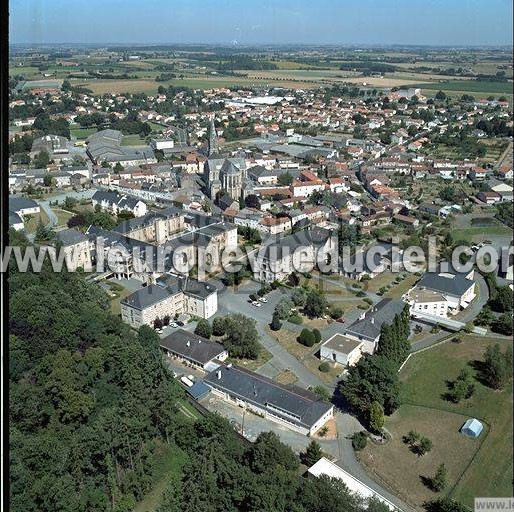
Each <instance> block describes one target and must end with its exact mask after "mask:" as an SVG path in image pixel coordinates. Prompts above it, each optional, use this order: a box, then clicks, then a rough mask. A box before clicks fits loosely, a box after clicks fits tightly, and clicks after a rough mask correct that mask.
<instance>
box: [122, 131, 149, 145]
mask: <svg viewBox="0 0 514 512" xmlns="http://www.w3.org/2000/svg"><path fill="white" fill-rule="evenodd" d="M121 145H122V146H145V145H146V139H144V138H141V137H140V136H139V134H137V133H135V134H133V135H123V139H122V140H121Z"/></svg>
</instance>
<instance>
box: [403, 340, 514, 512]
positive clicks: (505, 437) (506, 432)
mask: <svg viewBox="0 0 514 512" xmlns="http://www.w3.org/2000/svg"><path fill="white" fill-rule="evenodd" d="M496 342H497V340H491V339H488V338H484V337H478V336H466V337H465V338H464V341H463V342H462V343H459V344H457V343H452V342H448V343H445V344H443V345H440V346H439V347H437V348H434V349H432V350H427V351H425V352H423V353H420V354H417V355H414V356H412V357H411V359H410V360H409V362H408V363H407V365H406V366H405V367H404V369H403V370H402V374H401V380H402V381H403V382H404V401H405V402H408V403H411V404H417V405H421V406H424V407H428V408H433V409H443V410H446V411H448V412H452V413H455V414H462V415H464V416H463V417H462V420H463V421H462V422H464V420H465V419H466V418H467V417H476V418H479V419H482V420H484V422H485V423H486V430H488V431H486V432H484V433H483V434H482V436H481V439H479V440H478V442H477V444H480V443H481V444H480V447H479V450H478V452H477V455H476V457H475V459H474V460H473V461H472V463H471V464H470V466H469V467H468V468H467V469H466V468H462V469H463V470H465V471H464V474H463V476H462V477H461V478H460V479H459V481H458V482H456V485H455V488H454V489H450V491H451V492H450V495H451V496H452V498H454V499H457V500H459V501H462V502H463V503H465V504H466V505H468V506H470V507H471V506H472V505H473V497H474V496H512V493H513V488H512V479H511V477H512V457H511V455H512V388H508V389H505V390H504V391H501V392H496V391H493V390H491V389H490V388H488V387H486V386H484V385H483V384H482V383H480V382H479V381H478V380H476V382H475V385H476V391H475V394H474V395H473V397H472V398H470V399H469V400H464V401H462V402H461V403H459V404H453V403H451V402H449V401H447V400H445V399H444V398H443V395H444V393H445V392H446V391H447V390H448V387H447V384H446V380H452V379H455V377H456V376H457V375H458V373H459V372H460V370H461V369H462V368H463V367H464V366H466V365H467V364H468V363H469V362H472V361H475V360H482V359H483V353H484V351H485V349H486V347H487V346H488V345H491V344H493V343H496ZM500 343H501V344H502V347H503V349H505V348H506V346H507V343H508V342H506V341H505V340H501V341H500ZM437 414H438V412H437V411H436V410H434V417H435V416H437ZM488 426H489V428H488ZM433 441H434V442H436V440H435V439H433ZM471 442H474V441H471Z"/></svg>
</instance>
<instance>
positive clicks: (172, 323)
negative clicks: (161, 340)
mask: <svg viewBox="0 0 514 512" xmlns="http://www.w3.org/2000/svg"><path fill="white" fill-rule="evenodd" d="M170 327H178V325H177V324H176V323H175V322H170Z"/></svg>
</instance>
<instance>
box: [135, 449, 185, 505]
mask: <svg viewBox="0 0 514 512" xmlns="http://www.w3.org/2000/svg"><path fill="white" fill-rule="evenodd" d="M188 459H189V457H188V455H187V453H186V452H184V451H183V450H181V449H180V448H179V447H178V446H175V445H162V446H161V448H160V453H159V454H158V463H157V464H156V467H155V468H154V475H153V476H154V479H155V481H156V483H155V485H154V486H153V487H152V490H151V491H150V492H149V493H148V494H147V495H146V496H145V497H144V498H143V500H142V501H140V502H139V503H138V504H137V505H136V507H135V508H134V509H133V512H155V510H157V507H158V506H159V503H160V500H161V498H162V494H163V492H164V491H165V490H166V486H167V484H168V483H169V481H170V479H171V478H173V477H174V476H180V474H181V473H182V467H183V466H184V464H185V463H186V462H187V461H188Z"/></svg>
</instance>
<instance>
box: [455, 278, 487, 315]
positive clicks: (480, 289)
mask: <svg viewBox="0 0 514 512" xmlns="http://www.w3.org/2000/svg"><path fill="white" fill-rule="evenodd" d="M475 282H476V283H477V287H476V291H477V296H476V297H475V298H474V299H473V301H472V302H471V304H470V305H469V306H468V307H467V308H466V309H465V310H464V311H461V312H460V313H458V314H457V315H456V316H455V320H459V321H460V322H469V321H470V320H474V319H475V318H476V316H477V315H478V314H479V313H480V311H482V308H483V307H484V306H485V305H486V304H487V301H488V300H489V288H488V287H487V283H486V282H485V279H484V278H483V276H482V274H480V273H479V272H477V271H475Z"/></svg>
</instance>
